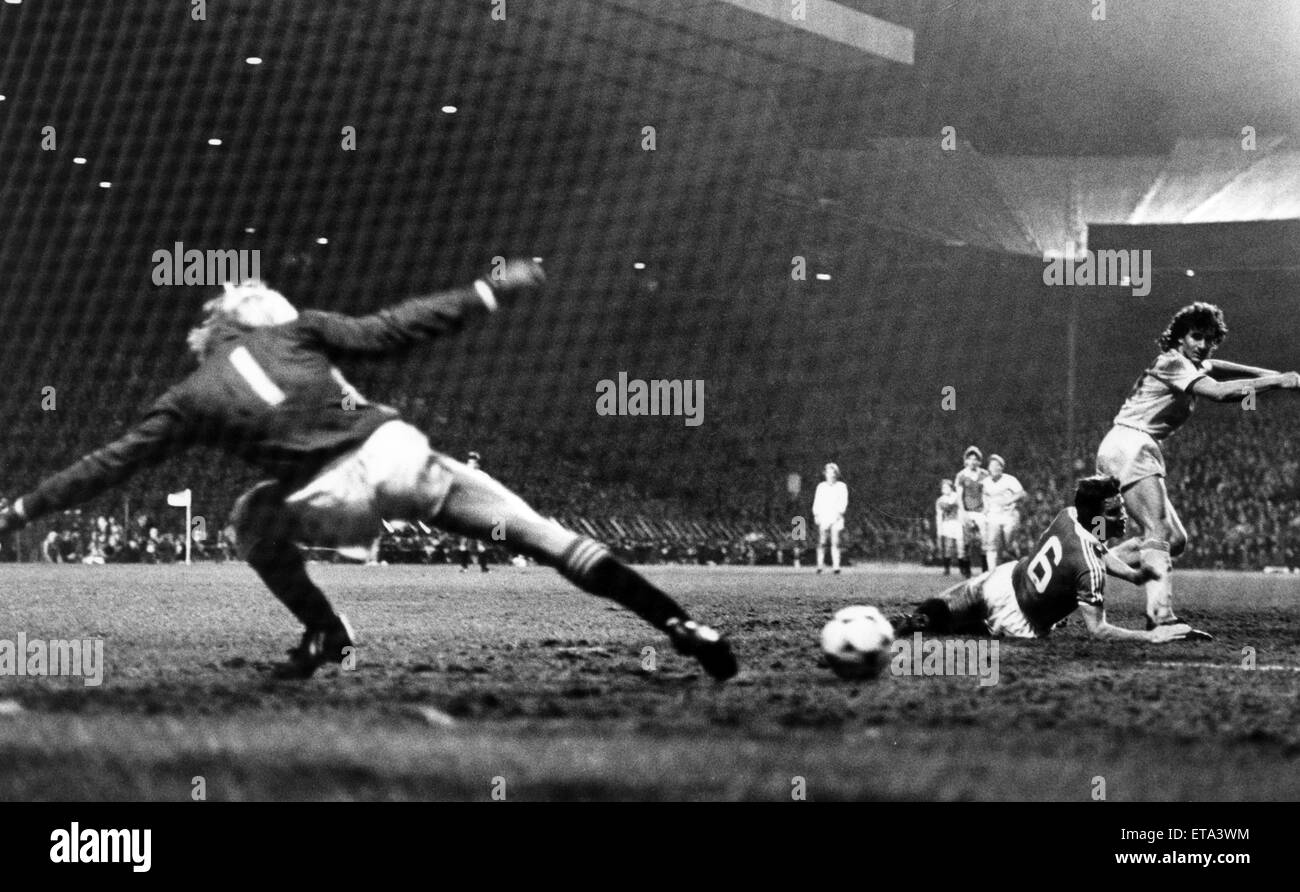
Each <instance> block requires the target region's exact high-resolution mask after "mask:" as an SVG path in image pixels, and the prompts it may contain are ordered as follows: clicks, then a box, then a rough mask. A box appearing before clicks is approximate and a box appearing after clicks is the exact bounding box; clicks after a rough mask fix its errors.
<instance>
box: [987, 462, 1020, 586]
mask: <svg viewBox="0 0 1300 892" xmlns="http://www.w3.org/2000/svg"><path fill="white" fill-rule="evenodd" d="M1006 466H1007V463H1006V462H1005V461H1003V459H1002V456H1000V455H990V456H989V475H988V476H987V477H985V478H984V511H985V520H984V529H985V536H984V564H985V566H988V567H996V566H997V565H998V564H999V563H1000V561H999V557H998V556H999V554H1001V553H1002V552H1004V551H1010V549H1011V537H1012V536H1013V535H1014V534H1015V532H1016V527H1017V526H1019V525H1020V500H1021V499H1023V498H1024V497H1025V488H1024V487H1023V486H1021V485H1020V481H1019V480H1017V479H1016V478H1015V477H1012V476H1011V475H1010V474H1004V473H1002V471H1003V469H1004V468H1005V467H1006Z"/></svg>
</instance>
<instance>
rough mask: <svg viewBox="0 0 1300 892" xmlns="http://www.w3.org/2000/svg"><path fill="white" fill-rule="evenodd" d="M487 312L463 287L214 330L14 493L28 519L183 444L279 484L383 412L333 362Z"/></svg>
mask: <svg viewBox="0 0 1300 892" xmlns="http://www.w3.org/2000/svg"><path fill="white" fill-rule="evenodd" d="M486 310H487V305H486V304H485V303H484V300H483V297H482V296H481V295H479V293H478V292H477V291H476V290H475V289H474V288H473V287H468V288H463V289H457V290H454V291H448V292H444V293H441V294H435V295H432V296H429V297H420V298H413V299H411V300H408V301H405V302H403V303H401V304H398V305H397V306H394V307H390V308H388V309H384V310H380V311H379V312H377V313H374V314H373V315H370V316H361V317H352V316H345V315H341V314H338V313H328V312H323V311H319V310H305V311H303V312H302V313H300V314H299V316H298V318H297V319H295V320H294V321H292V322H288V323H285V324H283V325H275V326H268V327H265V328H254V329H243V328H238V327H236V326H233V325H229V324H223V323H214V325H215V326H216V327H215V328H214V329H213V331H212V332H211V336H210V339H209V342H208V349H207V353H206V355H205V356H204V358H203V361H202V362H201V364H200V365H199V368H198V370H197V371H195V372H194V373H193V374H191V375H190V376H189V377H188V378H186V379H185V380H183V381H181V382H180V383H179V384H177V385H176V386H174V387H172V388H171V389H170V390H168V391H167V392H166V393H164V394H163V395H162V396H161V397H159V398H158V400H157V401H156V402H154V404H153V406H152V407H151V408H150V409H149V410H148V411H147V412H146V413H145V415H144V418H142V419H141V420H140V421H139V422H138V423H137V424H136V425H135V426H134V427H132V428H131V429H130V430H128V431H127V432H126V433H125V434H124V435H123V436H122V437H121V438H119V439H118V440H116V441H114V442H113V443H110V444H109V445H107V446H105V447H103V448H102V449H99V450H97V451H95V452H92V453H91V454H90V455H87V456H86V457H85V458H83V459H81V460H80V461H78V462H77V463H76V464H73V465H72V466H70V467H68V468H66V469H65V470H63V471H60V472H59V473H57V474H55V475H54V476H52V477H50V478H48V479H46V480H45V481H44V482H42V483H41V484H40V485H39V486H38V487H37V488H36V489H35V490H33V491H32V492H30V493H28V494H27V495H25V496H23V507H24V509H25V513H26V514H27V516H28V517H30V518H35V517H38V516H40V515H42V514H47V513H49V512H51V511H58V510H60V509H62V508H66V507H68V506H69V505H74V504H77V503H79V502H83V501H85V500H86V499H89V498H93V497H94V496H95V495H97V494H99V493H100V492H102V491H103V490H105V489H107V488H108V487H110V486H112V485H114V484H116V483H119V482H121V481H122V480H124V479H126V478H127V477H129V476H130V475H131V474H133V473H135V472H136V471H138V470H140V469H141V468H144V467H148V466H150V465H154V464H157V463H158V462H160V461H162V460H163V459H164V458H166V457H167V456H169V455H172V454H174V453H176V452H179V451H180V450H182V449H185V448H187V447H189V446H191V445H194V444H203V445H207V446H213V447H216V448H218V449H221V450H223V451H225V452H228V453H230V454H232V455H237V456H239V457H240V458H243V459H245V460H246V461H248V462H250V463H251V464H253V465H254V466H256V467H258V468H260V469H261V470H263V471H265V472H266V473H267V474H269V475H270V476H272V477H274V478H276V479H277V480H280V481H282V482H284V483H286V484H288V485H290V486H293V485H296V484H300V483H305V482H306V481H307V480H309V479H311V477H313V476H314V475H315V474H316V472H318V471H319V470H320V469H321V468H322V467H323V466H324V465H325V464H327V463H328V462H329V461H330V460H331V459H333V458H335V457H336V456H338V455H340V454H342V453H343V452H346V451H347V450H349V449H351V448H353V447H355V446H357V445H359V444H361V443H362V442H364V441H365V440H366V438H367V437H369V436H370V434H371V433H373V432H374V431H375V429H376V428H378V427H379V426H380V425H382V424H384V423H385V422H388V421H392V420H393V419H395V418H397V417H398V413H397V411H396V410H395V409H391V408H389V407H387V406H381V405H378V404H375V403H368V402H366V401H365V399H364V398H362V397H361V396H360V395H359V394H357V393H356V391H355V390H353V389H352V388H351V386H350V385H349V384H348V383H347V381H346V379H345V378H343V376H342V374H341V373H340V372H339V371H338V369H337V368H335V366H334V364H333V360H334V359H336V358H343V357H347V356H365V355H370V356H374V355H386V354H392V353H395V352H399V351H401V350H404V349H406V348H409V347H411V346H413V345H415V344H417V343H420V342H421V341H427V340H430V339H433V338H435V337H438V336H439V335H442V334H447V333H450V332H453V331H456V330H458V329H460V328H461V327H462V325H463V324H464V321H465V319H466V318H467V317H468V316H469V315H471V314H474V313H478V312H484V311H486Z"/></svg>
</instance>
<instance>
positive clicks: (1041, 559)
mask: <svg viewBox="0 0 1300 892" xmlns="http://www.w3.org/2000/svg"><path fill="white" fill-rule="evenodd" d="M1105 554H1106V546H1105V545H1103V544H1102V543H1101V542H1100V541H1098V539H1097V537H1096V536H1094V535H1093V534H1092V533H1091V532H1089V531H1088V530H1085V529H1084V528H1083V527H1082V526H1080V525H1079V521H1078V515H1077V514H1076V513H1075V510H1074V509H1073V508H1066V509H1065V510H1063V511H1062V512H1061V513H1059V514H1057V515H1056V519H1055V520H1053V521H1052V525H1051V526H1049V527H1048V528H1047V530H1046V531H1045V532H1044V533H1043V535H1041V536H1039V537H1038V542H1037V543H1036V544H1035V545H1034V552H1033V555H1032V556H1031V557H1026V558H1021V559H1020V560H1019V561H1017V562H1016V566H1015V569H1014V570H1012V571H1011V584H1012V586H1013V587H1014V589H1015V592H1016V601H1017V602H1018V603H1019V604H1020V612H1021V613H1023V614H1024V615H1025V618H1026V619H1028V620H1029V622H1030V624H1031V625H1033V626H1034V628H1035V630H1037V631H1038V633H1039V634H1041V635H1046V634H1047V633H1048V632H1049V631H1050V630H1051V628H1052V626H1053V625H1055V624H1056V623H1058V622H1060V621H1061V620H1063V619H1065V618H1066V617H1067V616H1069V615H1070V614H1071V613H1073V612H1074V609H1075V608H1076V607H1078V606H1079V605H1080V604H1092V605H1097V606H1100V605H1101V603H1102V592H1103V591H1104V590H1105V587H1106V566H1105V564H1104V559H1105Z"/></svg>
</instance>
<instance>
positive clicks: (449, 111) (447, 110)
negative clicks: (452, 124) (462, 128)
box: [442, 105, 457, 115]
mask: <svg viewBox="0 0 1300 892" xmlns="http://www.w3.org/2000/svg"><path fill="white" fill-rule="evenodd" d="M456 112H457V108H456V106H454V105H444V106H443V107H442V113H443V114H444V115H454V114H456Z"/></svg>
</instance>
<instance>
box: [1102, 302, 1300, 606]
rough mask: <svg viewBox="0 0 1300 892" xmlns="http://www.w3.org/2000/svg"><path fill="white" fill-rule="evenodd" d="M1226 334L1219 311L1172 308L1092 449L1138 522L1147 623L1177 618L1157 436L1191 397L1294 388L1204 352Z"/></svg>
mask: <svg viewBox="0 0 1300 892" xmlns="http://www.w3.org/2000/svg"><path fill="white" fill-rule="evenodd" d="M1227 334H1228V326H1227V325H1226V324H1225V323H1224V320H1223V311H1222V310H1220V309H1219V308H1218V307H1216V306H1215V305H1214V304H1208V303H1194V304H1191V305H1189V306H1186V307H1183V308H1182V309H1181V310H1179V311H1178V312H1177V313H1175V314H1174V317H1173V319H1171V320H1170V322H1169V326H1168V327H1167V328H1166V329H1165V330H1164V332H1163V333H1161V335H1160V337H1159V338H1158V339H1157V343H1158V344H1159V345H1160V349H1161V350H1162V351H1163V352H1162V353H1161V354H1160V355H1159V356H1157V357H1156V360H1155V362H1154V363H1152V365H1151V368H1149V369H1147V370H1146V371H1144V372H1143V373H1142V374H1141V376H1139V377H1138V379H1137V381H1136V382H1135V383H1134V385H1133V389H1132V390H1131V391H1130V392H1129V395H1128V399H1127V400H1125V401H1124V405H1123V407H1121V408H1120V410H1119V414H1118V415H1116V416H1115V421H1114V426H1113V427H1112V428H1111V430H1110V433H1108V434H1106V436H1105V438H1104V439H1103V440H1102V441H1101V445H1100V446H1099V447H1098V449H1097V471H1098V473H1102V474H1110V475H1112V476H1114V477H1117V478H1119V482H1120V486H1121V487H1122V491H1123V495H1124V506H1125V508H1127V510H1128V513H1129V515H1130V516H1131V517H1132V518H1133V519H1134V521H1136V523H1137V524H1138V526H1140V527H1141V528H1142V535H1143V537H1144V538H1143V539H1142V541H1141V545H1140V554H1141V561H1142V564H1143V566H1145V567H1147V568H1149V573H1150V579H1149V580H1148V581H1147V582H1146V585H1145V588H1146V601H1147V625H1148V628H1154V627H1155V626H1159V625H1164V624H1171V623H1172V624H1176V623H1178V622H1179V620H1178V618H1177V617H1176V616H1175V615H1174V606H1173V581H1172V578H1171V572H1172V570H1173V558H1175V557H1177V556H1178V555H1179V554H1180V553H1181V552H1182V551H1183V549H1184V548H1185V547H1186V545H1187V532H1186V530H1185V529H1184V528H1183V524H1182V521H1181V520H1180V519H1179V517H1178V512H1177V511H1175V510H1174V506H1173V504H1172V503H1171V502H1170V501H1169V495H1168V493H1167V492H1166V490H1165V479H1164V478H1165V460H1164V457H1163V456H1162V455H1161V453H1160V443H1161V442H1162V441H1163V440H1165V439H1166V438H1167V437H1169V436H1170V435H1171V434H1173V432H1174V431H1176V430H1178V428H1179V427H1181V426H1182V425H1183V422H1185V421H1187V419H1188V418H1189V417H1190V416H1191V414H1192V409H1193V408H1194V407H1195V405H1196V398H1197V397H1198V396H1203V397H1205V398H1206V399H1209V400H1214V401H1215V402H1220V403H1226V402H1233V401H1235V400H1243V399H1253V398H1254V394H1256V393H1261V392H1263V391H1266V390H1277V389H1283V390H1296V389H1300V375H1297V374H1296V373H1295V372H1286V373H1285V374H1283V373H1279V372H1274V371H1271V370H1269V369H1261V368H1256V367H1254V366H1247V365H1238V364H1236V363H1233V362H1224V361H1223V360H1221V359H1211V358H1210V356H1211V354H1213V353H1214V351H1215V349H1216V348H1217V347H1218V346H1219V344H1220V343H1222V342H1223V339H1224V337H1225V336H1226V335H1227Z"/></svg>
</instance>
